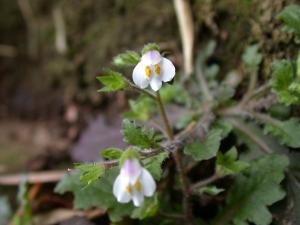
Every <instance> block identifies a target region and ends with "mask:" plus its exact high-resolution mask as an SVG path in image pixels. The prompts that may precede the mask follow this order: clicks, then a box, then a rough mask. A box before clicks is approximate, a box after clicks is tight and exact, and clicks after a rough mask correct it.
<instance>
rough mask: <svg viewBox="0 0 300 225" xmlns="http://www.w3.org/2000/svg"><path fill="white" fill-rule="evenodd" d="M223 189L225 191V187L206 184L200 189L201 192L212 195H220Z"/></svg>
mask: <svg viewBox="0 0 300 225" xmlns="http://www.w3.org/2000/svg"><path fill="white" fill-rule="evenodd" d="M223 191H224V189H223V188H217V187H216V186H206V187H202V188H200V190H199V192H200V193H201V194H202V193H205V194H208V195H212V196H215V195H218V194H220V193H221V192H223Z"/></svg>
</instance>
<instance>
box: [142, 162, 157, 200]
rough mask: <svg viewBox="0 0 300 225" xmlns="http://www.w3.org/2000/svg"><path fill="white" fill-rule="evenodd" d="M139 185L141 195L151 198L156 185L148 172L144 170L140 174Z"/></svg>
mask: <svg viewBox="0 0 300 225" xmlns="http://www.w3.org/2000/svg"><path fill="white" fill-rule="evenodd" d="M141 183H142V188H143V194H144V195H145V196H147V197H150V196H152V195H153V194H154V192H155V189H156V183H155V181H154V179H153V177H152V175H151V174H150V173H149V171H148V170H146V169H144V168H143V170H142V174H141Z"/></svg>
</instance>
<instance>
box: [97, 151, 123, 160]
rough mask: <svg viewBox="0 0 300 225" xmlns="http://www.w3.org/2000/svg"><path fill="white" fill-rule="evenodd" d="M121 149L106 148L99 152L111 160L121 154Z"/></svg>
mask: <svg viewBox="0 0 300 225" xmlns="http://www.w3.org/2000/svg"><path fill="white" fill-rule="evenodd" d="M122 153H123V151H122V150H121V149H119V148H107V149H105V150H103V151H101V152H100V155H101V156H102V157H103V158H106V159H109V160H113V159H119V158H120V157H121V155H122Z"/></svg>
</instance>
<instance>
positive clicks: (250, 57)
mask: <svg viewBox="0 0 300 225" xmlns="http://www.w3.org/2000/svg"><path fill="white" fill-rule="evenodd" d="M242 59H243V61H244V64H245V66H246V68H247V69H248V70H249V72H252V73H256V72H257V70H258V66H259V64H260V63H261V60H262V55H261V54H260V53H259V47H258V45H251V46H249V47H247V48H246V50H245V52H244V53H243V56H242Z"/></svg>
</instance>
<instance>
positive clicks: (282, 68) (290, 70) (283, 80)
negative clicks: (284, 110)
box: [272, 60, 300, 105]
mask: <svg viewBox="0 0 300 225" xmlns="http://www.w3.org/2000/svg"><path fill="white" fill-rule="evenodd" d="M272 71H273V73H272V88H273V90H274V91H275V92H276V94H277V96H278V98H279V101H280V102H281V103H284V104H286V105H291V104H299V103H300V90H299V88H297V87H298V86H299V84H300V83H299V82H298V80H297V79H296V77H295V69H294V66H293V64H292V62H291V61H288V60H281V61H276V62H274V63H273V65H272Z"/></svg>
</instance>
